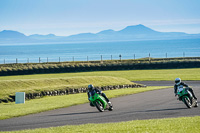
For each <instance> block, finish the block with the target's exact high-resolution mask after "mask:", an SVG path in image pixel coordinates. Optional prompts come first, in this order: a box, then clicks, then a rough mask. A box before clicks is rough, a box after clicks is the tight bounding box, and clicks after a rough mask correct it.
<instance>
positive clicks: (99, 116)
mask: <svg viewBox="0 0 200 133" xmlns="http://www.w3.org/2000/svg"><path fill="white" fill-rule="evenodd" d="M137 83H143V84H146V85H151V86H156V85H158V86H160V85H163V86H172V85H173V82H172V81H144V82H137ZM186 83H187V84H189V85H190V86H192V87H193V89H194V92H195V94H196V96H197V98H198V103H199V104H200V102H199V99H200V81H186ZM105 93H106V92H105ZM176 99H177V98H176V97H175V96H174V93H173V88H169V89H162V90H156V91H149V92H143V93H139V94H133V95H128V96H122V97H118V98H113V99H111V101H112V103H113V105H114V110H113V111H107V110H106V111H105V112H103V113H100V112H99V111H97V109H96V108H95V107H90V106H89V104H88V103H87V104H82V105H77V106H72V107H68V108H63V109H57V110H51V111H47V112H42V113H38V114H33V115H27V116H23V117H18V118H12V119H7V120H0V131H11V130H22V129H34V128H45V127H55V126H63V125H78V124H86V123H108V122H120V121H130V120H143V119H157V118H168V117H181V116H197V115H198V116H200V107H198V108H192V109H188V108H187V107H186V106H185V105H184V103H182V102H181V101H178V100H176ZM66 102H67V101H66Z"/></svg>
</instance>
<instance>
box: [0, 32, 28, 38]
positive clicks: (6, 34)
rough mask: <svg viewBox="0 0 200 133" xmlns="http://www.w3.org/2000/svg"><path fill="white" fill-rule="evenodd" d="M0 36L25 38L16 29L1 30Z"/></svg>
mask: <svg viewBox="0 0 200 133" xmlns="http://www.w3.org/2000/svg"><path fill="white" fill-rule="evenodd" d="M0 38H1V39H2V38H26V36H25V35H24V34H22V33H20V32H17V31H12V30H3V31H2V32H0Z"/></svg>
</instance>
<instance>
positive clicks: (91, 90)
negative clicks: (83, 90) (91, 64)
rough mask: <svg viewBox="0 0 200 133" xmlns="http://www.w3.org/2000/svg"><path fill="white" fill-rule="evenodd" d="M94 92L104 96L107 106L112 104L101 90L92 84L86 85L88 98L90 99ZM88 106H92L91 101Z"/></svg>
mask: <svg viewBox="0 0 200 133" xmlns="http://www.w3.org/2000/svg"><path fill="white" fill-rule="evenodd" d="M95 93H98V94H100V95H101V96H103V97H104V98H105V100H106V101H107V103H108V105H109V106H112V104H111V102H110V101H109V99H108V98H107V96H106V95H105V93H102V91H101V90H99V89H97V88H94V86H93V85H92V84H90V85H88V92H87V95H88V100H89V101H90V97H91V96H93V95H94V94H95ZM90 106H94V105H93V104H92V103H91V102H90Z"/></svg>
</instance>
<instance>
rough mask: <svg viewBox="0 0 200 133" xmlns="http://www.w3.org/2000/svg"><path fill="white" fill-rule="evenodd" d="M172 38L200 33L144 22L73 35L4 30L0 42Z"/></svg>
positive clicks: (197, 35)
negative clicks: (157, 28)
mask: <svg viewBox="0 0 200 133" xmlns="http://www.w3.org/2000/svg"><path fill="white" fill-rule="evenodd" d="M172 39H200V34H187V33H184V32H159V31H155V30H153V29H150V28H148V27H146V26H144V25H142V24H139V25H133V26H127V27H126V28H124V29H122V30H119V31H114V30H112V29H109V30H104V31H101V32H98V33H81V34H76V35H71V36H56V35H54V34H48V35H39V34H34V35H30V36H26V35H24V34H23V33H20V32H17V31H12V30H4V31H1V32H0V43H49V42H85V41H86V42H90V41H138V40H172Z"/></svg>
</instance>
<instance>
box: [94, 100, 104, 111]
mask: <svg viewBox="0 0 200 133" xmlns="http://www.w3.org/2000/svg"><path fill="white" fill-rule="evenodd" d="M95 106H96V108H97V109H98V110H99V111H100V112H103V111H104V108H103V104H102V103H101V102H100V103H99V102H96V103H95Z"/></svg>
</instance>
